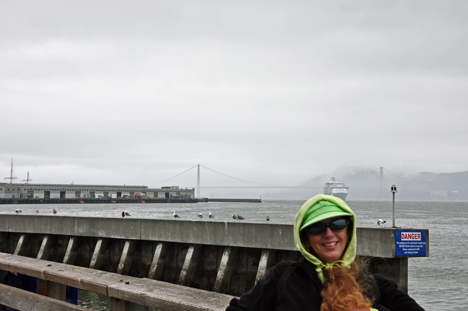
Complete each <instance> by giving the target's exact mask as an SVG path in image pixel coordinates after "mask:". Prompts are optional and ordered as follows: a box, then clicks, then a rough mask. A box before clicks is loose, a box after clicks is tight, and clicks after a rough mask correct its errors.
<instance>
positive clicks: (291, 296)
mask: <svg viewBox="0 0 468 311" xmlns="http://www.w3.org/2000/svg"><path fill="white" fill-rule="evenodd" d="M290 266H296V267H295V268H288V267H290ZM373 278H374V280H375V281H373V293H371V295H373V296H374V297H375V299H376V300H375V304H374V308H376V309H378V310H380V311H388V310H391V311H424V309H423V308H421V307H420V306H419V305H418V304H417V303H416V302H415V301H414V300H413V299H412V298H411V297H409V296H408V295H407V294H405V293H403V292H402V291H400V290H399V289H398V287H397V284H396V283H395V282H394V281H392V280H390V279H388V278H386V277H384V276H383V275H380V274H374V275H373ZM322 289H323V286H322V283H321V281H320V279H319V278H318V276H317V272H316V271H315V266H314V265H313V264H312V263H310V262H308V261H307V260H305V259H302V260H301V261H299V262H296V263H291V262H282V263H280V264H278V265H277V266H276V267H274V268H272V269H271V271H270V272H269V273H268V275H267V276H266V277H264V278H263V279H261V280H259V281H258V283H257V284H256V285H255V286H254V287H253V288H252V289H251V290H249V291H248V292H247V293H245V294H244V295H242V296H241V297H240V298H239V299H238V298H234V299H232V300H231V302H230V304H229V306H228V307H227V309H226V311H274V310H276V311H300V310H304V311H305V310H307V311H320V305H321V304H322V296H321V292H322Z"/></svg>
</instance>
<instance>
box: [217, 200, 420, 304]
mask: <svg viewBox="0 0 468 311" xmlns="http://www.w3.org/2000/svg"><path fill="white" fill-rule="evenodd" d="M294 241H295V243H296V247H297V248H298V249H299V251H300V252H301V253H302V254H303V255H304V258H303V259H302V260H301V261H299V262H295V263H290V262H282V263H280V264H278V265H277V266H276V267H274V268H273V269H271V271H270V272H269V273H268V275H267V276H266V277H265V278H263V279H261V280H260V281H258V283H257V284H256V285H255V286H254V287H253V288H252V289H251V290H250V291H248V292H247V293H245V294H244V295H242V296H241V297H240V298H239V299H237V298H234V299H232V301H231V302H230V304H229V306H228V308H227V309H226V311H236V310H243V311H253V310H264V311H267V310H268V311H271V310H277V311H281V310H287V311H296V310H316V311H319V310H321V311H345V310H346V311H361V310H366V311H369V310H372V311H374V310H380V311H388V310H399V311H421V310H423V311H424V309H422V308H421V307H420V306H419V305H418V304H417V303H416V302H415V301H414V300H413V299H412V298H411V297H409V296H408V295H407V294H405V293H403V292H402V291H400V290H399V289H398V287H397V284H396V283H395V282H394V281H392V280H390V279H388V278H386V277H384V276H382V275H378V274H376V275H373V276H370V275H369V274H367V273H365V270H364V269H363V268H362V267H361V266H360V265H359V264H358V263H356V261H355V257H356V221H355V215H354V212H353V211H352V210H351V209H350V208H349V206H348V205H347V204H346V203H345V202H344V201H343V200H341V199H339V198H336V197H333V196H329V195H321V194H320V195H317V196H315V197H313V198H311V199H309V200H308V201H307V202H305V203H304V204H303V205H302V207H301V208H300V210H299V212H298V213H297V215H296V218H295V221H294Z"/></svg>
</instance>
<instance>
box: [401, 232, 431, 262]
mask: <svg viewBox="0 0 468 311" xmlns="http://www.w3.org/2000/svg"><path fill="white" fill-rule="evenodd" d="M395 243H396V245H395V246H396V247H395V256H405V257H409V256H427V245H426V243H427V237H426V232H425V231H410V230H405V231H400V230H397V231H396V237H395Z"/></svg>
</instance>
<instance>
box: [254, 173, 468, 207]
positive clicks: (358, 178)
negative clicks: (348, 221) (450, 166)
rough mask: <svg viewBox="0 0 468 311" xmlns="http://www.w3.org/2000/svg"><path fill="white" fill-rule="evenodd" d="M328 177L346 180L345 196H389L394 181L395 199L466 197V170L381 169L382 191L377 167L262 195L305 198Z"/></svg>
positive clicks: (369, 198)
mask: <svg viewBox="0 0 468 311" xmlns="http://www.w3.org/2000/svg"><path fill="white" fill-rule="evenodd" d="M331 177H335V178H337V179H338V180H339V181H341V182H344V183H346V185H347V186H348V187H349V192H348V198H347V199H349V200H379V199H380V198H381V197H382V198H383V199H384V200H389V199H391V197H392V195H391V192H390V188H391V186H392V185H396V186H397V189H398V192H397V198H398V199H399V200H468V172H458V173H428V172H421V173H417V174H414V175H411V176H398V175H396V174H392V173H389V172H388V171H384V174H383V183H382V184H383V187H382V194H381V189H380V170H379V169H342V170H339V171H337V172H335V176H324V175H322V176H316V177H314V178H312V179H310V180H308V181H306V182H305V183H303V184H301V185H299V186H298V188H295V189H289V190H285V191H277V192H270V193H266V194H264V196H263V197H264V198H265V199H298V200H305V199H308V198H310V197H311V196H313V195H315V194H318V193H323V186H324V184H325V182H327V181H328V180H330V178H331Z"/></svg>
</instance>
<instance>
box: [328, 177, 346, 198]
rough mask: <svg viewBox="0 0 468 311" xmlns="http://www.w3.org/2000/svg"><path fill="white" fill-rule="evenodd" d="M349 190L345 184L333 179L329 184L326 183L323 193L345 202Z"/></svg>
mask: <svg viewBox="0 0 468 311" xmlns="http://www.w3.org/2000/svg"><path fill="white" fill-rule="evenodd" d="M348 188H349V187H346V184H345V183H344V182H339V181H338V180H336V179H335V177H332V178H331V179H330V181H329V182H327V183H325V186H324V187H323V193H324V194H329V195H333V196H335V197H338V198H340V199H342V200H343V201H344V200H346V196H347V195H348Z"/></svg>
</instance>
